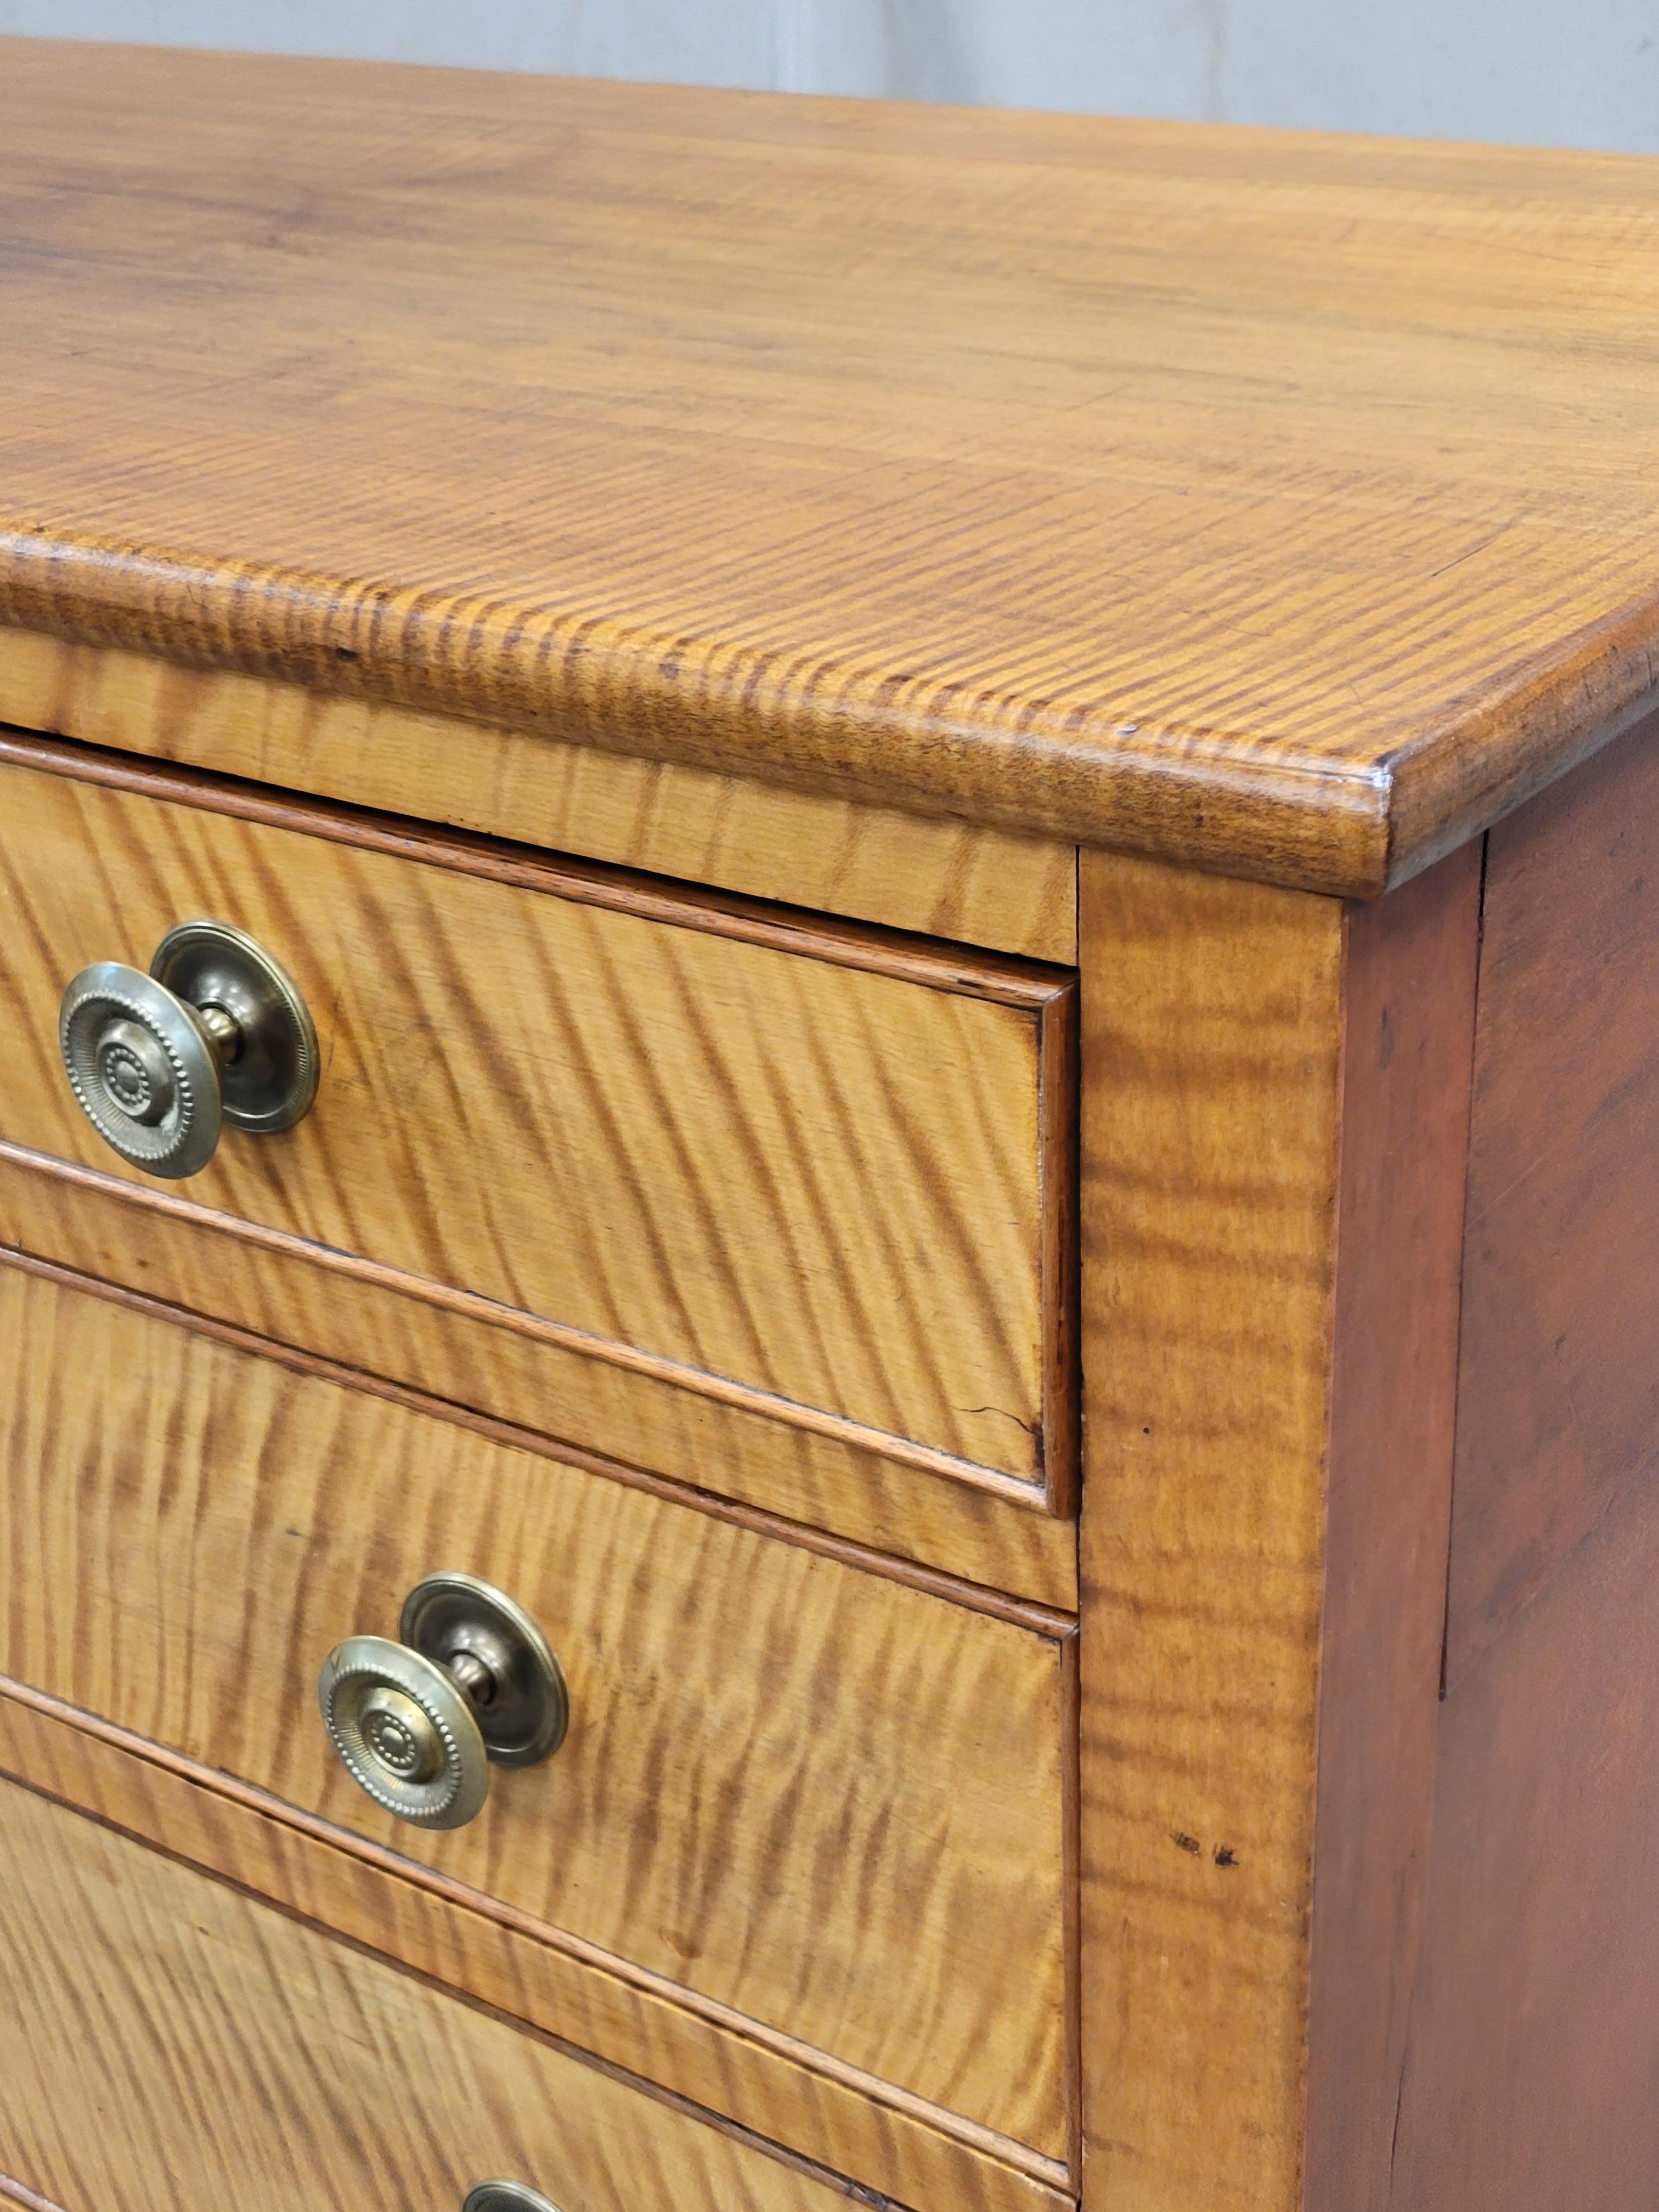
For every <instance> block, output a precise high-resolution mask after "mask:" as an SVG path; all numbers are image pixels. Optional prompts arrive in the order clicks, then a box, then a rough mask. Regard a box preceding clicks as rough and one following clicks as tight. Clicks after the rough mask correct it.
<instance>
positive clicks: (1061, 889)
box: [0, 628, 1077, 966]
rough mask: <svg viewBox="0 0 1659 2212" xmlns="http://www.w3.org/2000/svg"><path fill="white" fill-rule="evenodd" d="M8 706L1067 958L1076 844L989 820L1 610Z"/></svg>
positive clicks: (729, 882)
mask: <svg viewBox="0 0 1659 2212" xmlns="http://www.w3.org/2000/svg"><path fill="white" fill-rule="evenodd" d="M0 722H10V723H15V724H17V725H19V726H21V727H22V728H24V729H27V730H45V731H52V732H56V733H58V735H59V736H62V737H66V738H82V739H85V740H86V741H88V743H90V744H98V745H113V746H118V747H119V748H121V749H122V750H126V751H131V752H138V753H148V754H150V755H152V756H155V757H160V758H161V759H163V760H173V761H185V762H189V763H193V764H194V765H195V766H196V767H197V768H205V769H217V770H218V771H219V772H220V773H221V774H222V775H240V776H247V777H251V778H252V780H253V781H255V782H258V783H276V784H288V785H292V786H294V787H297V788H298V789H300V790H301V791H309V792H318V793H322V794H324V795H325V797H327V798H330V799H349V800H351V801H353V802H354V803H355V804H356V805H362V806H375V807H382V808H384V809H385V810H386V811H387V812H388V813H392V814H401V813H405V812H409V811H414V812H416V813H418V814H419V815H420V817H421V818H422V820H423V821H428V822H448V823H456V824H457V825H459V827H460V828H461V829H479V830H483V831H484V832H485V833H487V834H488V835H489V836H495V837H511V838H514V839H516V840H517V841H518V842H520V843H523V844H529V845H538V846H544V847H550V848H552V849H553V850H554V851H556V852H560V853H578V854H583V855H584V856H585V857H586V858H587V859H589V860H612V861H617V862H619V863H620V864H621V865H622V866H624V867H629V868H645V869H648V870H649V871H650V872H652V873H653V875H661V876H679V877H685V878H690V880H691V881H693V882H695V883H700V884H718V885H719V886H720V888H721V889H722V890H733V891H747V892H749V893H750V894H752V895H753V896H755V897H757V898H767V899H784V900H787V902H789V904H790V905H792V906H805V907H817V908H823V910H824V911H825V912H827V913H829V914H839V915H853V916H854V917H856V918H857V919H858V920H860V921H876V922H885V923H887V924H889V925H890V927H893V928H895V929H913V930H920V931H921V932H922V933H924V934H926V935H927V936H929V937H946V938H953V939H957V940H959V941H960V942H962V943H963V944H967V945H991V946H993V947H994V948H995V949H996V950H997V951H1001V952H1024V953H1029V954H1030V956H1031V957H1033V958H1034V959H1037V960H1057V961H1061V962H1064V963H1066V965H1067V966H1070V965H1071V963H1073V961H1074V960H1075V959H1076V958H1077V854H1076V851H1075V848H1073V847H1072V846H1070V845H1067V844H1061V843H1059V842H1054V840H1051V839H1048V838H1042V837H1020V836H1014V835H1012V833H1011V832H1009V831H1007V830H1002V829H987V828H986V827H985V826H983V825H982V824H981V823H972V822H963V821H948V820H945V819H943V818H941V817H933V818H929V817H925V816H922V815H919V814H901V813H898V812H897V811H895V810H893V809H892V808H890V807H889V808H884V807H879V806H871V805H860V803H859V802H858V801H857V800H856V799H851V798H831V797H829V796H828V795H826V794H824V793H814V792H805V791H790V790H787V789H785V788H784V787H782V786H781V785H779V784H767V783H756V782H752V781H738V779H737V778H735V777H732V776H726V775H715V774H714V773H712V772H711V771H710V770H708V769H698V768H689V767H683V766H681V765H679V764H678V763H675V762H672V761H653V760H644V759H638V758H631V757H629V756H627V755H626V754H623V753H615V752H605V751H600V750H596V749H595V748H593V747H592V746H588V745H575V744H560V743H559V742H558V741H557V740H556V739H555V738H550V737H547V736H546V735H545V734H536V733H532V732H528V731H524V730H507V729H499V728H498V729H490V728H487V727H485V726H483V725H482V724H476V723H475V724H472V725H470V726H468V727H467V728H465V730H461V729H458V728H457V726H456V725H455V724H454V723H453V721H449V720H445V719H444V718H443V717H442V716H441V715H437V714H417V713H415V712H413V711H412V710H411V709H410V708H406V707H397V706H391V705H388V704H386V702H380V701H374V700H368V699H347V698H341V697H338V696H330V695H328V694H327V693H325V692H320V691H311V690H302V689H301V687H300V686H299V685H298V684H283V683H278V682H274V681H272V680H271V679H270V678H265V677H258V676H240V675H238V674H236V673H234V671H228V670H223V669H201V668H181V667H179V665H177V664H176V663H174V662H170V661H166V660H159V659H154V658H152V657H150V656H148V655H146V654H143V653H124V652H122V651H120V650H119V648H118V647H108V646H88V645H72V644H70V643H69V642H68V641H65V640H64V639H61V638H54V637H44V636H42V635H40V633H39V632H35V631H29V630H21V629H3V628H0Z"/></svg>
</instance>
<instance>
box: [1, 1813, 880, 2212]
mask: <svg viewBox="0 0 1659 2212" xmlns="http://www.w3.org/2000/svg"><path fill="white" fill-rule="evenodd" d="M0 1823H3V1831H4V1834H5V1838H6V1847H7V1875H8V1878H7V1880H6V1881H5V1882H4V1883H3V1884H0V1960H3V1961H4V1964H5V1970H6V1976H7V1986H6V1988H5V1990H4V1996H5V1999H6V2001H5V2002H3V2003H0V2167H7V2168H9V2170H10V2172H12V2174H13V2175H15V2176H16V2177H17V2178H18V2179H21V2180H22V2181H23V2182H25V2183H26V2184H27V2185H28V2186H30V2187H31V2188H33V2189H36V2190H39V2191H42V2192H44V2193H45V2194H46V2195H47V2196H48V2197H51V2198H52V2199H55V2200H59V2201H61V2202H62V2203H64V2205H65V2206H66V2207H68V2208H70V2212H94V2208H95V2212H162V2208H166V2212H220V2208H222V2207H223V2206H226V2205H232V2204H234V2205H236V2206H239V2207H240V2208H243V2212H338V2208H341V2207H343V2206H352V2205H365V2206H367V2205H374V2207H376V2208H377V2212H435V2208H447V2207H456V2208H458V2207H459V2204H460V2203H461V2200H462V2198H463V2197H465V2194H466V2192H467V2191H468V2190H469V2189H470V2188H471V2186H472V2185H474V2184H475V2183H476V2182H479V2181H483V2180H484V2179H489V2178H492V2177H496V2176H505V2177H507V2178H510V2179H514V2180H522V2181H527V2182H531V2183H533V2184H535V2185H537V2186H538V2187H539V2188H541V2189H542V2190H543V2191H546V2192H547V2193H548V2194H549V2195H550V2197H552V2199H553V2200H554V2201H555V2202H556V2203H562V2204H563V2205H564V2206H565V2207H566V2208H567V2212H641V2207H653V2206H658V2205H662V2206H667V2205H677V2204H683V2205H691V2204H706V2205H719V2206H720V2207H721V2212H728V2209H729V2212H832V2208H834V2207H836V2206H843V2205H844V2204H845V2203H846V2197H845V2194H844V2191H843V2190H842V2188H841V2187H840V2186H839V2185H836V2183H835V2182H834V2181H833V2179H831V2178H830V2177H829V2176H827V2175H818V2174H814V2173H812V2172H809V2171H806V2170H803V2169H802V2168H801V2167H800V2166H798V2165H795V2164H792V2163H790V2162H789V2161H787V2160H785V2159H782V2158H778V2157H772V2156H769V2155H767V2154H765V2153H764V2152H763V2150H762V2149H760V2148H757V2146H756V2145H755V2144H754V2143H753V2142H744V2141H743V2140H742V2139H740V2138H738V2137H736V2136H732V2135H729V2134H727V2133H725V2132H723V2131H722V2130H719V2129H717V2128H714V2127H712V2126H710V2125H708V2124H706V2123H704V2122H702V2121H700V2120H699V2119H698V2118H696V2116H695V2115H694V2114H693V2113H692V2112H690V2111H689V2110H688V2109H687V2108H686V2107H684V2106H681V2105H678V2104H677V2103H675V2102H674V2101H672V2100H660V2099H653V2098H652V2097H650V2096H649V2095H647V2094H646V2093H642V2092H641V2090H640V2089H638V2088H636V2087H634V2086H633V2085H632V2084H631V2083H629V2081H626V2080H625V2079H623V2078H622V2077H620V2076H618V2075H615V2074H613V2073H611V2072H608V2071H607V2070H605V2069H602V2068H600V2067H598V2066H594V2065H592V2064H584V2063H582V2062H581V2061H580V2060H579V2059H578V2058H576V2057H573V2056H572V2055H571V2054H570V2052H569V2051H567V2050H564V2049H562V2048H561V2047H560V2046H559V2045H556V2044H554V2043H551V2042H549V2041H547V2040H544V2039H541V2038H538V2037H532V2035H530V2034H528V2033H526V2032H525V2031H524V2030H522V2029H520V2028H516V2027H513V2026H511V2025H510V2024H509V2023H508V2022H507V2021H504V2020H501V2019H500V2018H499V2017H496V2016H495V2015H491V2014H489V2013H488V2012H485V2011H482V2010H479V2009H477V2008H474V2007H471V2006H469V2005H465V2004H463V2003H461V2002H458V2001H457V2000H456V1999H454V1998H453V1997H448V1996H443V1995H441V1994H440V1993H439V1992H438V1991H436V1990H433V1989H432V1988H430V1987H429V1986H428V1985H426V1984H422V1983H421V1982H418V1981H416V1979H414V1978H412V1977H411V1976H410V1975H408V1974H405V1973H401V1972H398V1970H397V1969H395V1968H394V1967H392V1966H387V1965H386V1964H385V1963H384V1962H383V1961H381V1960H375V1959H371V1958H368V1957H365V1956H364V1955H363V1954H362V1953H360V1952H357V1951H355V1950H352V1949H350V1948H348V1947H347V1946H346V1945H344V1944H342V1943H338V1942H332V1941H331V1940H330V1939H329V1938H327V1937H326V1936H322V1935H320V1934H319V1933H318V1932H317V1931H316V1930H315V1929H311V1928H308V1927H306V1926H304V1925H302V1924H301V1923H296V1922H295V1921H293V1920H291V1919H289V1918H287V1917H284V1916H283V1914H281V1913H279V1912H276V1911H272V1910H271V1908H270V1906H268V1905H258V1904H256V1903H254V1902H253V1901H252V1900H251V1899H248V1898H246V1897H244V1896H240V1895H239V1894H238V1893H236V1892H234V1891H233V1890H231V1889H228V1888H227V1887H225V1886H224V1885H223V1884H222V1883H220V1882H217V1881H209V1880H206V1879H204V1877H203V1876H202V1875H198V1874H197V1873H195V1872H193V1871H192V1870H191V1869H186V1868H184V1867H180V1866H178V1865H176V1864H174V1863H173V1862H171V1861H170V1860H168V1859H166V1858H163V1857H159V1856H158V1855H157V1854H155V1852H152V1851H149V1850H145V1849H144V1848H143V1846H142V1845H140V1844H136V1843H132V1842H131V1841H129V1840H128V1839H127V1838H124V1837H120V1836H117V1835H113V1834H112V1833H110V1832H109V1831H107V1830H106V1829H103V1828H100V1827H98V1826H94V1823H93V1822H91V1821H89V1820H84V1819H82V1818H81V1817H79V1816H78V1815H77V1814H73V1813H70V1812H68V1811H65V1810H64V1808H62V1807H61V1806H57V1805H52V1804H49V1803H47V1802H46V1801H45V1800H43V1799H41V1798H39V1797H36V1796H33V1795H32V1794H31V1793H30V1792H29V1791H27V1790H22V1789H20V1788H18V1787H17V1785H16V1784H10V1783H8V1784H0ZM162 2113H167V2114H170V2115H171V2116H172V2119H173V2124H172V2125H171V2126H168V2127H159V2126H158V2125H157V2124H156V2122H157V2116H158V2115H159V2114H162ZM94 2115H95V2116H96V2122H95V2124H93V2116H94Z"/></svg>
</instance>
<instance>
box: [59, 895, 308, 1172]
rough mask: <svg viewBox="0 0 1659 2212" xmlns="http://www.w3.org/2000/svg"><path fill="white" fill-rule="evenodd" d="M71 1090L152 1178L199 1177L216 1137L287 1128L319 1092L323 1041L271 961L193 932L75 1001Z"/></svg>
mask: <svg viewBox="0 0 1659 2212" xmlns="http://www.w3.org/2000/svg"><path fill="white" fill-rule="evenodd" d="M58 1043H59V1046H60V1048H62V1051H63V1055H64V1067H65V1069H66V1070H67V1072H68V1074H69V1079H70V1088H71V1089H72V1090H73V1091H74V1092H75V1096H76V1098H77V1099H78V1100H79V1102H80V1104H81V1107H82V1111H83V1112H84V1113H85V1115H86V1116H87V1119H88V1121H90V1122H91V1123H92V1126H93V1127H94V1129H96V1130H97V1132H98V1133H99V1135H100V1137H102V1138H103V1139H104V1141H105V1142H106V1144H108V1145H110V1146H112V1147H113V1148H114V1150H115V1151H116V1152H119V1153H120V1155H121V1157H122V1158H123V1159H125V1160H131V1162H132V1164H134V1166H135V1167H141V1168H144V1169H147V1170H149V1173H150V1174H151V1175H155V1176H169V1177H177V1176H191V1175H195V1174H196V1173H197V1170H199V1169H202V1168H204V1167H205V1166H206V1165H207V1164H208V1162H209V1161H210V1159H211V1158H212V1157H213V1154H214V1150H215V1147H216V1146H217V1144H218V1142H219V1132H220V1129H221V1127H222V1125H223V1124H224V1123H225V1122H227V1121H228V1122H230V1123H231V1124H232V1126H233V1127H236V1128H241V1129H252V1130H256V1131H265V1132H269V1131H273V1130H277V1129H287V1128H290V1127H292V1126H293V1124H294V1123H295V1121H298V1120H299V1119H300V1117H301V1115H303V1114H305V1113H306V1112H307V1110H308V1109H309V1108H310V1105H311V1103H312V1101H313V1098H315V1097H316V1095H317V1073H318V1054H317V1032H316V1030H314V1029H313V1026H312V1022H311V1016H310V1015H309V1013H308V1012H307V1011H306V1004H305V1000H303V999H302V998H301V996H300V994H299V992H298V991H297V990H296V989H295V986H294V984H293V983H292V982H291V981H290V980H289V977H288V976H287V975H285V974H284V973H283V969H281V968H279V967H278V966H277V964H276V962H275V961H274V960H273V959H272V958H271V957H270V954H269V953H268V952H266V951H264V950H263V949H262V948H261V947H260V946H259V945H256V944H255V943H254V941H253V939H252V938H251V937H248V936H246V935H245V934H244V933H243V932H242V931H240V929H233V928H232V927H230V925H229V924H228V922H221V921H187V922H182V923H181V924H180V925H179V927H178V928H177V929H170V930H169V931H168V932H167V935H166V936H165V937H164V938H163V939H161V943H160V945H157V947H156V948H155V958H154V959H153V960H152V961H151V962H150V963H149V974H148V975H144V974H143V973H142V972H141V971H140V970H139V969H137V968H128V967H125V966H123V965H122V963H120V962H119V961H116V960H100V961H98V962H96V963H94V965H93V966H92V967H90V968H83V969H82V971H81V973H80V974H79V975H77V976H76V978H75V979H74V981H72V982H71V983H70V987H69V988H68V989H67V990H66V991H65V992H64V1000H63V1004H62V1006H60V1007H59V1009H58Z"/></svg>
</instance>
